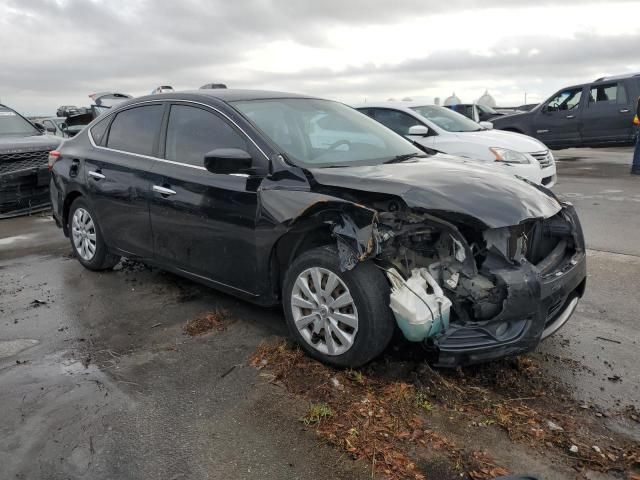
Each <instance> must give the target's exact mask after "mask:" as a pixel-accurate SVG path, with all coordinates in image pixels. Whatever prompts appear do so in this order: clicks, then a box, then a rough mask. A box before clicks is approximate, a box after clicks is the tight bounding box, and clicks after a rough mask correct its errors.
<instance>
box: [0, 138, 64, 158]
mask: <svg viewBox="0 0 640 480" xmlns="http://www.w3.org/2000/svg"><path fill="white" fill-rule="evenodd" d="M59 145H60V139H59V138H56V137H52V136H50V135H33V136H30V137H12V136H8V135H7V136H5V135H0V155H1V154H6V153H19V152H32V151H34V150H45V149H51V150H53V149H55V148H57V147H58V146H59Z"/></svg>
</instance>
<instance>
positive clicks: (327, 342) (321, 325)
mask: <svg viewBox="0 0 640 480" xmlns="http://www.w3.org/2000/svg"><path fill="white" fill-rule="evenodd" d="M291 311H292V313H293V321H294V324H295V326H296V328H297V329H298V332H300V335H301V336H302V338H304V340H305V341H306V342H307V343H308V344H309V345H311V346H312V347H313V348H314V349H316V350H318V351H319V352H321V353H324V354H325V355H331V356H335V355H342V354H343V353H345V352H346V351H348V350H349V349H350V348H351V347H352V346H353V342H354V341H355V338H356V334H357V333H358V310H357V309H356V305H355V302H354V300H353V297H352V296H351V292H350V291H349V289H348V288H347V286H346V285H345V283H344V282H343V281H342V280H341V279H340V277H338V275H336V274H335V273H333V272H332V271H330V270H327V269H325V268H320V267H312V268H308V269H306V270H304V271H303V272H301V273H300V274H299V275H298V277H297V278H296V281H295V282H294V284H293V290H292V292H291Z"/></svg>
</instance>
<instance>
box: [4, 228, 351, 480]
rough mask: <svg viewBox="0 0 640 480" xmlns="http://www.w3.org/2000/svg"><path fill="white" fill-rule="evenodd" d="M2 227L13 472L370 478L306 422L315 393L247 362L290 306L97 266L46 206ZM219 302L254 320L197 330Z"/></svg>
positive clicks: (8, 449) (277, 329) (8, 458)
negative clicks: (188, 331)
mask: <svg viewBox="0 0 640 480" xmlns="http://www.w3.org/2000/svg"><path fill="white" fill-rule="evenodd" d="M34 225H36V226H37V227H36V228H34ZM12 233H13V234H15V235H11V234H12ZM32 233H33V234H34V235H31V234H32ZM7 234H9V235H10V236H8V235H7ZM29 235H31V236H29ZM15 236H18V237H20V238H19V239H18V240H16V241H14V242H9V241H6V239H7V238H11V237H15ZM1 237H2V238H4V239H5V243H4V245H2V246H1V247H0V248H1V249H2V250H1V251H2V252H3V258H2V259H1V260H0V299H1V301H0V318H1V319H2V320H1V323H0V405H2V409H1V410H0V466H1V467H0V478H2V479H3V480H4V479H16V478H18V479H36V478H37V479H41V478H42V479H66V478H74V479H75V478H87V479H114V478H117V479H140V478H163V479H183V478H184V479H186V478H194V479H195V478H197V479H204V478H211V479H229V478H234V479H235V478H265V479H269V478H273V479H282V478H305V479H307V478H308V479H314V478H326V472H327V471H328V470H330V471H331V472H332V476H335V478H359V477H360V475H361V471H362V468H361V466H360V465H357V464H354V463H353V462H351V461H347V460H345V459H344V458H340V455H339V453H338V452H336V451H334V450H332V449H330V448H329V447H327V446H324V445H322V444H320V445H318V441H317V439H316V438H315V437H314V435H313V434H311V433H308V432H306V431H304V430H303V429H302V428H301V424H300V422H299V421H298V418H299V417H300V416H302V415H303V414H304V412H305V409H306V407H307V406H306V405H305V404H303V403H300V402H294V401H292V400H290V399H288V398H287V397H286V396H284V395H283V394H282V391H281V389H280V388H279V387H277V386H273V385H271V384H269V383H268V380H269V379H268V378H262V377H260V376H259V375H258V373H257V371H256V370H255V369H254V368H252V367H247V366H245V363H246V359H247V357H248V356H249V355H250V354H251V353H253V352H254V351H255V349H256V347H257V346H258V344H259V343H260V341H261V340H263V339H264V338H267V337H269V336H272V335H284V334H285V326H284V323H283V321H282V319H281V314H280V313H279V312H278V311H271V310H263V309H259V308H256V307H253V306H251V305H248V304H245V303H242V302H239V301H237V300H235V299H233V298H231V297H228V296H226V295H222V294H218V293H216V292H214V291H212V290H210V289H207V288H204V287H201V286H199V285H196V284H193V283H192V282H189V281H186V280H182V279H180V278H178V277H175V276H173V275H171V274H167V273H163V272H161V271H157V270H150V269H147V268H144V267H142V266H140V265H138V264H129V263H126V264H125V265H124V268H121V269H119V270H118V271H114V272H108V273H98V274H96V273H93V272H89V271H87V270H85V269H84V268H82V267H81V266H80V265H79V263H78V262H77V261H76V260H74V259H72V258H70V256H69V252H70V248H69V244H68V243H67V242H68V241H67V240H65V239H63V237H62V236H61V233H60V232H59V231H58V230H57V229H56V228H55V225H54V224H53V222H51V221H47V220H46V219H45V218H44V217H32V218H30V219H29V218H21V219H13V220H8V221H4V222H3V223H2V235H1ZM25 237H26V238H25ZM9 248H10V249H11V255H7V251H8V249H9ZM20 248H23V249H24V251H26V252H28V255H26V256H23V255H22V254H21V250H20ZM36 250H38V251H39V254H37V255H36V254H34V252H35V251H36ZM7 256H10V257H11V258H7ZM216 308H226V309H228V310H230V311H232V312H233V315H234V316H235V317H237V318H238V319H241V320H238V321H237V322H234V323H233V325H231V326H230V327H229V328H228V329H227V330H226V331H224V332H220V333H217V332H216V333H212V334H208V335H204V336H201V337H194V338H191V337H186V336H185V335H183V333H182V327H183V325H184V324H185V322H186V321H187V320H189V319H191V318H193V317H195V316H197V315H198V314H201V313H203V312H207V311H212V310H215V309H216Z"/></svg>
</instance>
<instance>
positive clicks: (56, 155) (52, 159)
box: [48, 150, 60, 171]
mask: <svg viewBox="0 0 640 480" xmlns="http://www.w3.org/2000/svg"><path fill="white" fill-rule="evenodd" d="M59 158H60V152H59V151H58V150H52V151H50V152H49V162H48V166H49V171H51V170H53V164H54V163H56V161H57V160H58V159H59Z"/></svg>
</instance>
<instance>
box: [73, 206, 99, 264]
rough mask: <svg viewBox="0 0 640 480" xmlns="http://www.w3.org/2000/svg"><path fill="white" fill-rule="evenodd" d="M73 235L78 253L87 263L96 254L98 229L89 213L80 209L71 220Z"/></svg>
mask: <svg viewBox="0 0 640 480" xmlns="http://www.w3.org/2000/svg"><path fill="white" fill-rule="evenodd" d="M71 235H72V238H73V246H74V247H75V249H76V253H77V254H78V255H79V256H80V258H82V259H83V260H86V261H91V259H92V258H93V257H94V256H95V254H96V227H95V225H94V223H93V219H92V218H91V215H89V212H88V211H86V210H85V209H84V208H78V209H77V210H76V211H75V212H74V214H73V218H72V220H71Z"/></svg>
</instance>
